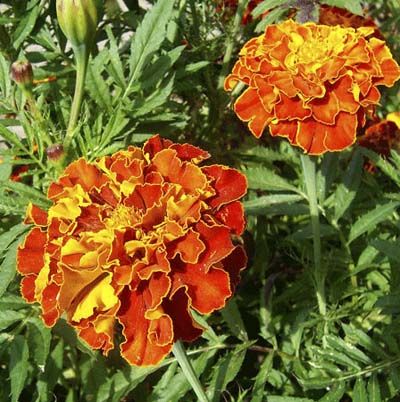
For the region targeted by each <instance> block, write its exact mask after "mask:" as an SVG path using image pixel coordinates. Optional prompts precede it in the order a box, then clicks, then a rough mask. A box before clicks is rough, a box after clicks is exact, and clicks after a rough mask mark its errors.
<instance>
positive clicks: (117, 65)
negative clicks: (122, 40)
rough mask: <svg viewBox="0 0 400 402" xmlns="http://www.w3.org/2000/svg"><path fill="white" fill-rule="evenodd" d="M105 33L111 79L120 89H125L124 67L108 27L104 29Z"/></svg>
mask: <svg viewBox="0 0 400 402" xmlns="http://www.w3.org/2000/svg"><path fill="white" fill-rule="evenodd" d="M106 33H107V37H108V40H109V42H110V49H109V53H110V63H111V66H112V72H113V77H114V79H115V81H116V82H117V84H118V85H119V86H120V87H121V88H125V87H126V82H125V76H124V67H123V65H122V62H121V58H120V56H119V51H118V45H117V41H116V39H115V37H114V35H113V33H112V30H111V27H110V26H107V27H106Z"/></svg>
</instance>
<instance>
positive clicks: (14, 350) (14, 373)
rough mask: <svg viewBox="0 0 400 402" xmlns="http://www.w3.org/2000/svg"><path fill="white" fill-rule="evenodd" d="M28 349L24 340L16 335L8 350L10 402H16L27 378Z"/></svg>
mask: <svg viewBox="0 0 400 402" xmlns="http://www.w3.org/2000/svg"><path fill="white" fill-rule="evenodd" d="M28 358H29V349H28V343H27V341H26V339H25V338H24V337H23V336H22V335H17V336H16V337H15V338H14V341H13V342H12V344H11V348H10V382H11V402H18V400H19V396H20V395H21V392H22V390H23V389H24V385H25V380H26V378H27V376H28V368H29V365H28Z"/></svg>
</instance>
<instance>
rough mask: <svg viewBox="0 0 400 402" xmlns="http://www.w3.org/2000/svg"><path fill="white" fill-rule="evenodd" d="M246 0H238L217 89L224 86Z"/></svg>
mask: <svg viewBox="0 0 400 402" xmlns="http://www.w3.org/2000/svg"><path fill="white" fill-rule="evenodd" d="M248 2H249V0H239V3H238V7H237V9H236V14H235V18H234V20H233V29H232V32H231V33H230V35H229V37H228V39H227V42H226V49H225V54H224V58H223V60H222V69H221V74H220V76H219V79H218V89H221V88H223V86H224V80H225V77H226V76H227V74H228V71H229V67H230V62H231V58H232V52H233V48H234V47H235V42H236V39H237V37H238V34H239V29H240V22H241V21H242V17H243V13H244V9H245V8H246V6H247V4H248Z"/></svg>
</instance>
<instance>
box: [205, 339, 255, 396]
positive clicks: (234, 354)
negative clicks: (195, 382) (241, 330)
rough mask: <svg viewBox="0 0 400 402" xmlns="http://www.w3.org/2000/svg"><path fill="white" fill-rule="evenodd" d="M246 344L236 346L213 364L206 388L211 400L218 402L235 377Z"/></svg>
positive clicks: (240, 364) (244, 352)
mask: <svg viewBox="0 0 400 402" xmlns="http://www.w3.org/2000/svg"><path fill="white" fill-rule="evenodd" d="M247 346H248V345H246V344H245V345H240V346H238V347H236V348H235V349H234V350H232V351H230V352H228V353H227V354H226V355H225V356H224V357H222V358H220V359H219V360H218V362H217V363H216V364H215V366H214V373H213V376H212V378H211V382H210V384H209V386H208V388H207V395H208V397H209V399H210V401H211V402H219V401H220V399H221V394H222V392H223V391H225V389H226V387H227V385H228V384H229V383H230V382H231V381H233V380H234V379H235V378H236V376H237V374H238V372H239V370H240V368H241V366H242V364H243V360H244V358H245V356H246V348H247Z"/></svg>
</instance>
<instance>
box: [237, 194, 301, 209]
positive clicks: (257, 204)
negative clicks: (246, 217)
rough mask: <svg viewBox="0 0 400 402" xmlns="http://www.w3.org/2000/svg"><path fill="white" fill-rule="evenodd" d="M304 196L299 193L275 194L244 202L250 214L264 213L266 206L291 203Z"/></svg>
mask: <svg viewBox="0 0 400 402" xmlns="http://www.w3.org/2000/svg"><path fill="white" fill-rule="evenodd" d="M302 200H304V198H303V197H302V196H301V195H297V194H273V195H264V196H261V197H257V198H254V199H252V200H247V201H245V202H244V207H245V209H246V212H247V213H249V214H257V213H260V212H261V213H262V211H263V210H265V209H266V208H270V207H272V206H274V205H279V204H290V203H295V202H298V201H302Z"/></svg>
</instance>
